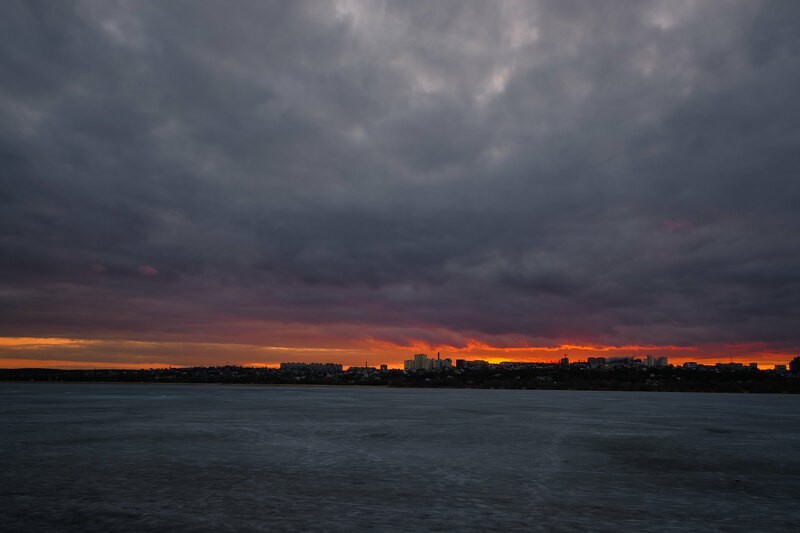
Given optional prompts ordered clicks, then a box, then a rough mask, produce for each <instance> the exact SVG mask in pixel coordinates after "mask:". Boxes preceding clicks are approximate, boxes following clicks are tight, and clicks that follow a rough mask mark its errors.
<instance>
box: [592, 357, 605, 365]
mask: <svg viewBox="0 0 800 533" xmlns="http://www.w3.org/2000/svg"><path fill="white" fill-rule="evenodd" d="M588 363H589V366H591V367H598V366H603V365H604V364H606V358H605V357H590V358H589V359H588Z"/></svg>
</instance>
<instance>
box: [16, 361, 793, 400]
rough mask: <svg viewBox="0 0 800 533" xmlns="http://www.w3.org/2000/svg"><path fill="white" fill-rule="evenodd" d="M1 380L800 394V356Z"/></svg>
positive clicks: (29, 373) (313, 366) (145, 372)
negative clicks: (762, 363)
mask: <svg viewBox="0 0 800 533" xmlns="http://www.w3.org/2000/svg"><path fill="white" fill-rule="evenodd" d="M0 380H5V381H51V382H59V381H61V382H81V381H83V382H155V383H239V384H276V385H287V384H293V385H373V386H389V387H451V388H490V389H578V390H637V391H695V392H696V391H709V392H712V391H718V392H764V393H768V392H775V393H800V356H799V357H795V358H794V359H792V360H791V361H790V362H789V363H788V364H777V365H775V366H774V368H772V369H769V370H761V369H759V368H758V366H757V365H756V364H755V363H750V364H743V363H735V362H731V363H717V364H714V365H704V364H701V363H696V362H686V363H683V364H682V365H671V364H669V362H668V359H667V358H666V357H654V356H650V355H648V356H647V357H645V358H644V359H638V358H634V357H608V358H604V357H590V358H589V359H588V360H587V361H577V362H571V361H570V360H569V358H568V357H564V358H562V359H561V360H560V361H558V362H555V363H531V362H519V361H506V362H501V363H490V362H487V361H483V360H466V359H456V361H455V364H453V363H452V360H451V359H450V358H444V359H442V358H441V357H440V356H439V355H438V354H437V357H436V358H430V357H428V355H427V354H414V356H413V358H411V359H408V360H406V361H405V362H404V369H402V370H400V369H389V368H388V366H387V365H385V364H384V365H380V366H378V367H374V366H368V365H366V364H365V365H364V366H363V367H362V366H351V367H349V368H346V369H345V368H344V366H343V365H341V364H339V363H302V362H286V363H281V364H280V367H279V368H263V367H248V366H235V365H226V366H210V367H189V368H153V369H142V370H117V369H92V370H85V369H82V370H58V369H37V368H29V369H0Z"/></svg>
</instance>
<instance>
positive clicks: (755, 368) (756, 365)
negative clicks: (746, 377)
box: [750, 363, 758, 370]
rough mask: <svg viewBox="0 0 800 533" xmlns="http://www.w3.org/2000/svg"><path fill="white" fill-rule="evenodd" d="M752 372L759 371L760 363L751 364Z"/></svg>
mask: <svg viewBox="0 0 800 533" xmlns="http://www.w3.org/2000/svg"><path fill="white" fill-rule="evenodd" d="M750 370H758V363H750Z"/></svg>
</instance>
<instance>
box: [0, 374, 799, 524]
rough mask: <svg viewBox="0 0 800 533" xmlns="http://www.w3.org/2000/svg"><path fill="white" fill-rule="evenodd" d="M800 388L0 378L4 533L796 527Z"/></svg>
mask: <svg viewBox="0 0 800 533" xmlns="http://www.w3.org/2000/svg"><path fill="white" fill-rule="evenodd" d="M799 408H800V398H798V397H797V396H781V395H748V394H739V395H736V394H693V393H637V392H580V391H511V390H445V389H433V390H431V389H388V388H366V387H280V386H214V385H158V384H135V385H128V384H45V383H40V384H37V383H0V493H1V494H2V506H0V529H2V530H3V531H137V532H138V531H163V530H167V529H169V530H172V531H294V530H303V531H345V530H347V531H353V530H361V531H366V530H386V531H445V530H459V531H486V530H495V531H507V530H510V529H511V530H514V529H517V530H541V531H585V530H592V531H620V530H622V529H625V530H630V531H796V528H797V524H798V521H800V511H799V510H798V507H799V506H798V503H800V409H799Z"/></svg>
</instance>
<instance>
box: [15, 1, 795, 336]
mask: <svg viewBox="0 0 800 533" xmlns="http://www.w3.org/2000/svg"><path fill="white" fill-rule="evenodd" d="M0 12H2V15H3V16H1V17H0V30H1V31H0V40H2V41H4V42H3V43H2V46H0V68H1V69H2V71H3V72H5V73H6V75H5V76H4V79H3V83H2V86H0V109H1V110H2V113H3V116H4V120H3V121H0V163H2V173H0V190H2V192H1V193H0V204H2V205H1V206H0V273H1V274H2V276H0V335H3V336H14V337H21V336H25V337H28V336H33V337H36V336H40V337H65V338H89V339H93V338H97V339H102V338H106V339H108V338H115V339H128V340H139V341H144V340H151V341H164V342H213V343H226V342H229V343H263V344H264V345H275V343H274V342H272V341H273V340H274V339H279V338H282V337H283V336H284V334H283V333H282V330H283V329H286V330H292V331H302V330H303V328H305V330H304V331H305V335H308V336H310V337H306V339H309V338H311V339H313V344H314V346H316V347H322V346H328V347H334V346H338V345H343V346H347V345H348V342H350V341H349V340H348V339H352V338H353V337H356V338H360V339H362V340H364V339H372V340H374V341H375V342H392V343H396V345H397V346H411V345H414V343H415V342H424V343H426V344H428V345H448V346H454V347H456V346H466V345H468V343H469V342H472V341H470V340H469V339H484V340H485V341H486V342H489V343H497V344H499V345H503V344H506V343H508V342H510V339H513V342H514V343H516V345H518V346H523V345H539V346H547V345H556V346H558V345H560V344H562V343H584V344H593V345H611V346H626V345H663V346H673V345H674V346H686V347H691V346H700V345H718V346H724V345H742V344H746V343H757V346H759V347H760V348H759V349H763V350H773V351H782V352H783V351H786V352H788V351H792V350H796V349H797V347H798V345H800V330H799V329H798V328H797V324H798V319H799V318H800V316H799V313H800V277H798V272H800V252H798V251H800V233H798V232H797V231H796V228H797V227H799V226H800V210H798V207H797V206H798V199H800V179H798V174H797V173H798V170H797V169H798V168H800V151H798V150H797V146H798V143H799V142H800V127H798V126H800V108H799V107H798V106H797V105H796V95H797V94H798V93H800V69H798V68H797V64H798V60H800V33H798V32H797V29H796V28H798V27H800V5H798V4H797V3H796V2H792V1H785V2H783V1H760V2H751V1H733V0H731V1H723V2H714V3H713V4H712V3H703V2H697V3H693V2H682V3H676V2H661V1H652V2H637V3H635V4H625V5H622V4H619V5H617V4H612V5H600V4H594V3H578V4H576V3H573V2H561V1H552V2H501V3H486V2H462V1H458V2H427V1H425V2H422V1H420V2H414V1H411V2H380V1H375V2H358V1H347V2H345V1H341V2H304V1H297V2H289V3H279V4H272V3H264V2H238V3H236V4H235V5H233V6H231V5H230V4H227V3H224V2H211V1H209V2H202V1H200V2H190V3H189V2H117V3H113V4H109V3H107V2H95V1H75V2H58V3H46V2H43V3H39V2H8V3H4V4H3V5H2V6H0ZM145 261H146V262H145ZM298 334H299V333H298ZM364 342H366V340H364Z"/></svg>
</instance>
